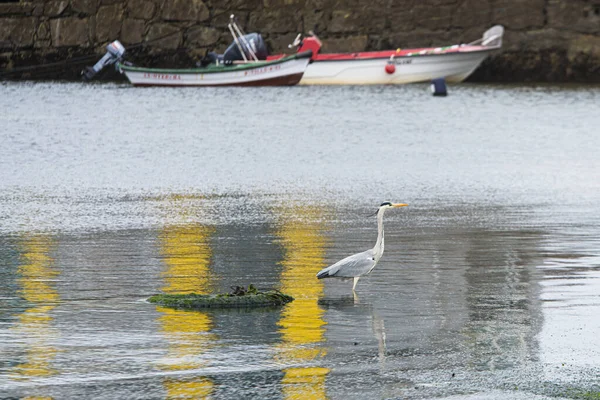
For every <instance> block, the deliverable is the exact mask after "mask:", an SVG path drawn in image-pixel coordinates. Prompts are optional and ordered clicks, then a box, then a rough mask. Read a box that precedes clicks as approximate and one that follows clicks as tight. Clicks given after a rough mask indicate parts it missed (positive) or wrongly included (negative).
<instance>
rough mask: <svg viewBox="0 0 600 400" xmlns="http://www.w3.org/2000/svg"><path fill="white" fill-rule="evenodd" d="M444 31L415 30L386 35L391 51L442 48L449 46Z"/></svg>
mask: <svg viewBox="0 0 600 400" xmlns="http://www.w3.org/2000/svg"><path fill="white" fill-rule="evenodd" d="M445 34H446V31H438V32H431V31H428V30H424V29H415V30H413V31H409V32H393V33H390V34H389V35H387V41H388V43H389V46H387V47H388V48H391V49H398V48H400V49H408V48H415V47H427V46H433V45H435V46H438V45H439V46H443V45H446V44H449V43H448V41H447V39H446V35H445Z"/></svg>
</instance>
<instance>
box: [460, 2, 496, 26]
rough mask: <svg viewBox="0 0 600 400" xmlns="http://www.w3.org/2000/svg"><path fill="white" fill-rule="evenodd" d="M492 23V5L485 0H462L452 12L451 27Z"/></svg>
mask: <svg viewBox="0 0 600 400" xmlns="http://www.w3.org/2000/svg"><path fill="white" fill-rule="evenodd" d="M492 25H493V24H492V6H491V4H490V2H489V1H486V0H464V1H463V2H462V3H461V4H460V5H459V6H458V7H456V8H455V9H454V12H453V13H452V27H453V28H471V27H475V26H476V27H481V26H487V27H489V26H492Z"/></svg>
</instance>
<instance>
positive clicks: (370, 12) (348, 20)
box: [326, 8, 387, 33]
mask: <svg viewBox="0 0 600 400" xmlns="http://www.w3.org/2000/svg"><path fill="white" fill-rule="evenodd" d="M386 17H387V12H386V11H385V10H379V9H378V8H358V9H345V10H334V11H333V12H332V13H331V21H330V22H329V24H328V25H327V26H326V30H327V32H332V33H347V32H377V33H379V32H381V31H382V30H384V29H386Z"/></svg>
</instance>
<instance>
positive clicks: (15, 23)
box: [0, 17, 37, 48]
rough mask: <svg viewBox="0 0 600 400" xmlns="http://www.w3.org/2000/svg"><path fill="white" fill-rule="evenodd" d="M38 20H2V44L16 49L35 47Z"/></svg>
mask: <svg viewBox="0 0 600 400" xmlns="http://www.w3.org/2000/svg"><path fill="white" fill-rule="evenodd" d="M36 24H37V18H34V17H25V18H0V43H3V46H6V47H8V46H10V47H15V48H21V47H29V46H31V45H33V37H34V34H35V28H36Z"/></svg>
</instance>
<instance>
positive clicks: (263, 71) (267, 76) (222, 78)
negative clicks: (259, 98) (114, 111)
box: [120, 56, 310, 86]
mask: <svg viewBox="0 0 600 400" xmlns="http://www.w3.org/2000/svg"><path fill="white" fill-rule="evenodd" d="M309 61H310V56H309V57H298V58H289V59H287V60H282V61H279V62H265V63H264V64H263V65H254V66H249V65H235V66H231V67H225V68H220V69H219V71H211V70H210V69H209V68H194V69H180V70H177V69H170V70H169V69H153V68H135V67H128V66H124V65H122V66H120V69H121V71H122V72H123V73H124V74H125V76H127V79H129V81H130V82H131V83H132V84H133V85H134V86H289V85H295V84H297V83H298V82H300V79H301V78H302V75H303V74H304V71H305V70H306V67H307V65H308V62H309Z"/></svg>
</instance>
